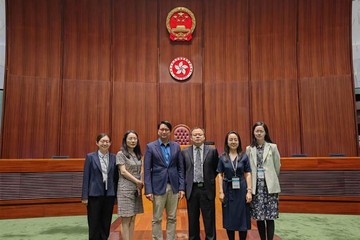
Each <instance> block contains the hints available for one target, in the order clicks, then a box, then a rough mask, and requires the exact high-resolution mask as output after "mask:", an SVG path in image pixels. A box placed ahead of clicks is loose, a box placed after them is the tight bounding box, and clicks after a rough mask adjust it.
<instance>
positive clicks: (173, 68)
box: [169, 57, 193, 81]
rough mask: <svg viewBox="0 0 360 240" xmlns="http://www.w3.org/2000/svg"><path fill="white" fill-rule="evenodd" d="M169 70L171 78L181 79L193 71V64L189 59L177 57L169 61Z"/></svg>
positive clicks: (187, 76)
mask: <svg viewBox="0 0 360 240" xmlns="http://www.w3.org/2000/svg"><path fill="white" fill-rule="evenodd" d="M169 70H170V74H171V76H172V77H173V78H175V79H176V80H180V81H183V80H186V79H188V78H189V77H190V76H191V74H192V72H193V65H192V63H191V62H190V60H189V59H187V58H184V57H178V58H175V59H174V60H173V61H172V62H171V63H170V68H169Z"/></svg>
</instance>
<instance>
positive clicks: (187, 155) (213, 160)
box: [182, 145, 219, 200]
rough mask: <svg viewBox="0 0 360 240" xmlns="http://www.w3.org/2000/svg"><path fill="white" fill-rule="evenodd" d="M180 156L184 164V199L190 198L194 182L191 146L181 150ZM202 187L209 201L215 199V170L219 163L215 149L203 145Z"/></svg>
mask: <svg viewBox="0 0 360 240" xmlns="http://www.w3.org/2000/svg"><path fill="white" fill-rule="evenodd" d="M182 155H183V157H184V162H185V186H186V199H189V198H190V196H191V190H192V187H193V182H194V156H193V146H190V147H188V148H185V149H184V150H182ZM203 155H204V164H203V168H204V186H205V189H206V193H207V197H208V199H209V200H213V199H215V186H216V185H215V184H216V183H215V178H216V175H217V172H216V169H217V165H218V162H219V155H218V152H217V150H216V148H214V147H212V146H208V145H204V154H203Z"/></svg>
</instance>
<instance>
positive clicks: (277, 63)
mask: <svg viewBox="0 0 360 240" xmlns="http://www.w3.org/2000/svg"><path fill="white" fill-rule="evenodd" d="M296 11H297V2H296V1H282V0H276V1H271V2H269V1H266V0H256V1H250V52H251V54H250V59H251V60H250V74H251V88H250V95H251V100H250V103H251V110H250V119H251V122H252V123H251V124H253V123H255V122H257V121H264V122H265V123H266V124H267V125H268V127H269V132H270V136H271V138H272V140H273V141H274V142H276V143H277V144H278V145H279V151H280V154H281V155H284V156H290V155H291V154H292V153H297V152H301V139H300V136H301V135H300V127H299V102H298V83H297V62H296V30H297V29H296V24H297V22H296V20H297V19H296V18H295V17H294V16H296ZM249 133H250V134H252V133H251V132H250V131H249ZM289 142H291V144H288V143H289Z"/></svg>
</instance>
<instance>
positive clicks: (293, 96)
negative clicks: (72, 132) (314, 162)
mask: <svg viewBox="0 0 360 240" xmlns="http://www.w3.org/2000/svg"><path fill="white" fill-rule="evenodd" d="M297 96H298V92H297V84H296V80H295V79H292V80H291V79H287V80H286V79H284V80H274V81H268V80H258V81H254V80H252V81H251V106H252V107H251V117H252V119H253V122H252V123H251V124H254V123H255V122H257V121H264V122H265V123H266V125H267V126H268V128H269V135H270V137H271V139H272V141H273V142H275V143H276V144H277V145H278V148H279V151H280V155H284V156H291V154H293V153H299V152H301V149H302V148H301V141H300V140H301V139H300V136H301V135H300V127H299V110H298V108H297V107H296V106H298V98H297ZM248 132H249V133H251V129H249V130H248ZM251 134H252V133H251ZM289 143H291V144H289Z"/></svg>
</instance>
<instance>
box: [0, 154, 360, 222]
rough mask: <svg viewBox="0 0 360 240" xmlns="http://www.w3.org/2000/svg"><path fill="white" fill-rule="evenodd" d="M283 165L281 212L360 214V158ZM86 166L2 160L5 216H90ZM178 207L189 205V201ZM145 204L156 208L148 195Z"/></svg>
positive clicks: (0, 204)
mask: <svg viewBox="0 0 360 240" xmlns="http://www.w3.org/2000/svg"><path fill="white" fill-rule="evenodd" d="M281 163H282V166H281V174H280V184H281V188H282V193H281V195H280V211H281V212H303V213H344V214H360V185H359V182H360V157H306V158H282V159H281ZM83 165H84V159H72V158H69V159H0V219H4V218H24V217H44V216H65V215H83V214H86V208H85V206H84V205H82V204H81V200H80V198H81V188H82V176H83ZM217 191H218V189H217ZM217 196H218V193H217ZM179 207H180V208H186V201H185V200H182V201H181V202H180V206H179ZM220 207H221V206H220V202H219V201H218V199H217V200H216V208H217V209H219V208H220ZM144 208H145V211H150V210H151V208H152V206H151V202H149V201H148V200H147V199H145V198H144Z"/></svg>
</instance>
